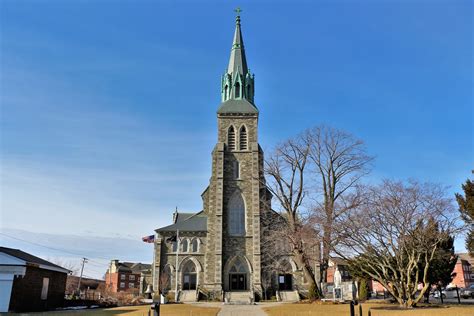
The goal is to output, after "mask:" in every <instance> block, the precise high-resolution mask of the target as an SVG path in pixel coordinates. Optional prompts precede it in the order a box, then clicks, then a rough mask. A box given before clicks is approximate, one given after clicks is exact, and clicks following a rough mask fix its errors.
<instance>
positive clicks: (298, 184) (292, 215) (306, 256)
mask: <svg viewBox="0 0 474 316" xmlns="http://www.w3.org/2000/svg"><path fill="white" fill-rule="evenodd" d="M309 150H310V148H309V146H308V145H307V144H305V143H304V142H302V141H301V137H300V138H294V139H289V140H287V141H286V142H284V143H282V144H281V145H280V146H278V147H277V148H276V149H275V151H274V152H273V154H272V155H271V156H270V157H269V158H268V159H267V160H266V161H265V173H266V174H267V176H269V183H268V185H267V187H268V189H269V190H270V192H271V193H272V194H273V196H274V197H275V198H276V199H277V202H278V204H279V206H280V208H281V210H280V211H281V213H282V214H283V216H282V219H283V220H284V224H285V225H284V226H283V227H282V228H281V230H279V233H280V238H283V239H284V240H287V241H288V242H289V244H290V246H291V253H292V254H293V257H294V259H295V261H296V263H297V265H298V266H299V267H301V269H302V270H303V273H304V275H305V277H306V279H307V280H308V281H309V282H310V284H311V285H312V286H313V287H314V288H315V289H316V292H317V294H318V295H320V294H321V291H320V290H319V286H318V284H317V282H316V277H315V271H314V265H312V264H311V259H312V258H311V255H312V253H311V252H309V251H308V249H309V248H308V247H307V244H306V245H305V237H306V239H308V238H307V237H308V230H307V227H306V226H305V223H304V221H303V220H302V218H303V216H304V212H303V207H302V203H303V201H304V199H305V196H306V194H307V190H306V183H305V176H306V174H305V169H306V167H307V165H308V155H309Z"/></svg>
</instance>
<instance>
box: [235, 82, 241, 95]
mask: <svg viewBox="0 0 474 316" xmlns="http://www.w3.org/2000/svg"><path fill="white" fill-rule="evenodd" d="M234 95H235V97H236V98H240V83H238V82H236V83H235V92H234Z"/></svg>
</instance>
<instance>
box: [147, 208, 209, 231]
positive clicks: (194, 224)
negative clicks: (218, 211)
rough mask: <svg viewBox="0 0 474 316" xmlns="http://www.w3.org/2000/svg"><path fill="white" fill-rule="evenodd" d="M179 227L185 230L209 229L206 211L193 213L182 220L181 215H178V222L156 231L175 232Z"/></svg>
mask: <svg viewBox="0 0 474 316" xmlns="http://www.w3.org/2000/svg"><path fill="white" fill-rule="evenodd" d="M182 214H189V213H182ZM178 229H179V230H180V231H183V232H204V231H207V216H206V214H204V211H201V212H199V213H195V214H192V215H191V216H189V217H187V218H184V219H182V220H179V217H178V220H177V221H176V223H174V224H172V225H168V226H165V227H161V228H158V229H156V230H155V231H156V232H157V233H160V232H175V231H177V230H178Z"/></svg>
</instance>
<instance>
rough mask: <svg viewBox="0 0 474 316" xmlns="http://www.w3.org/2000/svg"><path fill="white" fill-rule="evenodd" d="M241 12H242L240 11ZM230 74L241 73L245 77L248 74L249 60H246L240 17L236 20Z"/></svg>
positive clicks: (228, 70) (229, 67) (228, 69)
mask: <svg viewBox="0 0 474 316" xmlns="http://www.w3.org/2000/svg"><path fill="white" fill-rule="evenodd" d="M238 12H240V10H239V11H238ZM227 73H228V74H235V73H240V74H241V75H243V76H245V75H247V73H248V69H247V59H246V58H245V48H244V40H243V38H242V31H241V29H240V15H237V17H236V19H235V33H234V41H233V42H232V50H231V52H230V59H229V66H228V67H227Z"/></svg>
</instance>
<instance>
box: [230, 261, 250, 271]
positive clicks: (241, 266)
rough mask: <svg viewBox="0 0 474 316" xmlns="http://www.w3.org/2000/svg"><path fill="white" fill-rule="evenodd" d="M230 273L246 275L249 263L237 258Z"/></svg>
mask: <svg viewBox="0 0 474 316" xmlns="http://www.w3.org/2000/svg"><path fill="white" fill-rule="evenodd" d="M229 272H230V273H246V272H247V263H246V262H244V261H243V260H242V259H240V258H237V259H236V260H235V261H234V264H233V265H232V268H230V270H229Z"/></svg>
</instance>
